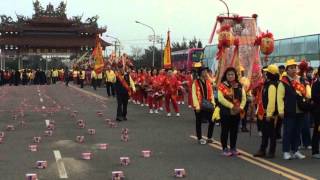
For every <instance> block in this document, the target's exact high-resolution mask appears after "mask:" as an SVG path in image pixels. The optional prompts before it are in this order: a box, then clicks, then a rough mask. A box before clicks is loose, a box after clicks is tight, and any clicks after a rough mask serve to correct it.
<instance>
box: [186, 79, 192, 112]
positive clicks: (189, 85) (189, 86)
mask: <svg viewBox="0 0 320 180" xmlns="http://www.w3.org/2000/svg"><path fill="white" fill-rule="evenodd" d="M186 81H187V87H188V106H189V107H192V106H193V102H192V83H193V77H192V74H191V73H190V74H188V75H187V76H186Z"/></svg>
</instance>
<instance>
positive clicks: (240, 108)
mask: <svg viewBox="0 0 320 180" xmlns="http://www.w3.org/2000/svg"><path fill="white" fill-rule="evenodd" d="M218 102H219V103H218V105H219V108H220V117H221V144H222V150H223V155H224V156H233V155H235V156H236V155H239V154H240V153H239V152H238V151H237V149H236V144H237V137H238V129H239V122H240V119H241V116H243V115H244V107H245V105H246V92H245V90H244V88H243V87H242V86H241V83H240V82H239V79H238V75H237V70H236V69H235V68H233V67H229V68H227V69H226V71H225V72H224V74H223V76H222V79H221V83H220V84H219V86H218ZM229 134H230V148H231V149H230V150H229V149H228V146H227V144H228V136H229Z"/></svg>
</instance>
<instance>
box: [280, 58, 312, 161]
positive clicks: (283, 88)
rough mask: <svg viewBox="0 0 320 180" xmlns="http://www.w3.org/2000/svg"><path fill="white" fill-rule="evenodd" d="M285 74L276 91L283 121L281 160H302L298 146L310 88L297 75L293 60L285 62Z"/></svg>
mask: <svg viewBox="0 0 320 180" xmlns="http://www.w3.org/2000/svg"><path fill="white" fill-rule="evenodd" d="M286 72H287V73H286V75H285V76H283V77H282V79H281V80H280V83H279V85H278V89H277V105H278V112H279V117H280V118H281V119H283V140H282V151H283V159H285V160H290V159H292V158H298V159H304V158H305V157H306V156H305V155H303V154H302V153H301V152H299V151H298V145H299V139H300V131H301V126H302V123H303V121H304V114H305V110H306V109H304V108H305V105H306V104H305V103H306V102H307V100H308V99H309V98H310V97H311V88H310V85H308V84H306V82H305V80H304V79H303V77H300V76H298V75H297V63H296V61H295V60H294V59H289V60H287V62H286Z"/></svg>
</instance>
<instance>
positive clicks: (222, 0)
mask: <svg viewBox="0 0 320 180" xmlns="http://www.w3.org/2000/svg"><path fill="white" fill-rule="evenodd" d="M220 1H221V2H222V3H223V4H224V5H225V6H226V8H227V12H228V17H229V14H230V13H229V7H228V5H227V3H226V2H225V1H224V0H220Z"/></svg>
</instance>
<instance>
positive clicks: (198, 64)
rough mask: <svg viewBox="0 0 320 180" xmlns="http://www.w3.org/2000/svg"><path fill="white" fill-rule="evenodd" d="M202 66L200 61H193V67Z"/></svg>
mask: <svg viewBox="0 0 320 180" xmlns="http://www.w3.org/2000/svg"><path fill="white" fill-rule="evenodd" d="M201 66H202V63H201V62H196V63H193V67H194V68H199V67H201Z"/></svg>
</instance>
